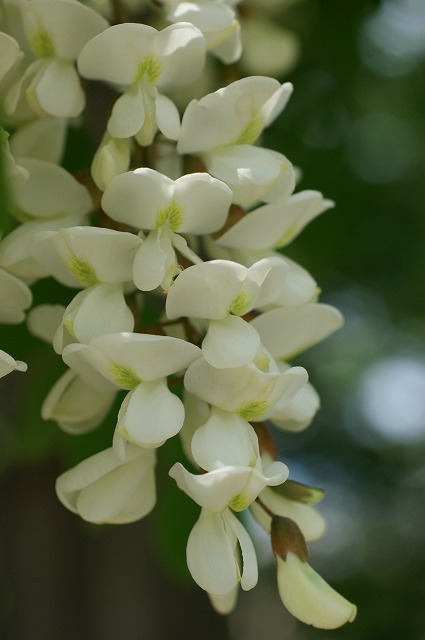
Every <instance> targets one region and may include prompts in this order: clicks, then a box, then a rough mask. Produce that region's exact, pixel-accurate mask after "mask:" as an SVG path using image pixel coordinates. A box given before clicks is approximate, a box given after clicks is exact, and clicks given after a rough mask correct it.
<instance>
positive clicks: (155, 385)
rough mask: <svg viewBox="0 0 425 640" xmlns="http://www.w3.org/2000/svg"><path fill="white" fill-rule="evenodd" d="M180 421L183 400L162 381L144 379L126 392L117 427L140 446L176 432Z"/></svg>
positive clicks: (179, 426) (152, 445)
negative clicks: (124, 404) (144, 380)
mask: <svg viewBox="0 0 425 640" xmlns="http://www.w3.org/2000/svg"><path fill="white" fill-rule="evenodd" d="M183 420H184V407H183V403H182V402H181V400H180V399H179V398H178V397H177V396H176V395H174V394H173V393H171V391H169V389H168V387H167V383H166V381H164V380H162V381H159V382H146V383H143V384H139V385H138V386H137V387H136V388H135V389H134V390H133V391H131V392H130V393H129V394H128V398H127V402H126V406H125V411H123V412H122V413H121V415H120V416H119V418H118V423H117V430H118V433H119V434H120V435H121V436H123V437H124V438H126V439H127V440H129V441H130V442H134V443H135V444H137V445H138V446H140V447H157V446H160V445H161V444H162V443H163V442H165V440H168V438H171V437H172V436H175V435H176V434H177V433H178V432H179V431H180V429H181V427H182V425H183Z"/></svg>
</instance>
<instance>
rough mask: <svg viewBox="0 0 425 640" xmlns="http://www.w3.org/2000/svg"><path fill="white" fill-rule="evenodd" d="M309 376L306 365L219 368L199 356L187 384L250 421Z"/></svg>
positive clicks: (208, 398) (251, 365)
mask: <svg viewBox="0 0 425 640" xmlns="http://www.w3.org/2000/svg"><path fill="white" fill-rule="evenodd" d="M307 380H308V374H307V371H306V370H305V369H303V367H291V368H290V369H288V370H287V371H285V372H283V373H279V372H274V371H270V372H263V371H260V370H259V369H258V368H257V367H256V366H255V365H254V364H250V365H248V366H245V367H235V368H229V369H216V368H215V367H212V366H211V365H210V364H208V362H206V361H205V360H204V359H203V358H199V359H198V360H196V361H195V362H193V363H192V364H191V365H190V366H189V368H188V370H187V371H186V375H185V379H184V384H185V388H186V389H187V390H188V391H190V392H191V393H193V394H195V395H197V396H198V397H199V398H201V400H204V401H205V402H208V403H209V404H211V405H213V406H216V407H219V408H220V409H223V410H224V411H228V412H231V413H237V414H239V415H240V416H241V417H242V418H244V419H245V420H248V421H251V420H261V419H263V418H264V415H266V413H267V412H268V411H269V410H270V409H271V408H272V407H273V406H274V405H275V404H276V403H277V402H279V401H282V400H283V399H284V398H285V399H286V400H289V399H290V398H292V397H293V396H294V394H295V393H296V392H297V391H298V390H299V389H300V388H301V387H302V386H303V385H304V384H305V383H306V382H307Z"/></svg>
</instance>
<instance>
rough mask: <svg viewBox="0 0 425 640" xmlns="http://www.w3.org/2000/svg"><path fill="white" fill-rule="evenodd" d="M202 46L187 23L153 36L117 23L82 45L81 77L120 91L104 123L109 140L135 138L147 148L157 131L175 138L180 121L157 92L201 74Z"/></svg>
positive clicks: (147, 29)
mask: <svg viewBox="0 0 425 640" xmlns="http://www.w3.org/2000/svg"><path fill="white" fill-rule="evenodd" d="M204 56H205V42H204V37H203V36H202V33H201V32H200V31H199V29H197V28H196V27H194V26H193V25H191V24H188V23H178V24H174V25H171V26H169V27H167V28H165V29H163V30H162V31H160V32H158V31H157V30H156V29H154V28H153V27H151V26H148V25H144V24H135V23H127V24H118V25H115V26H113V27H110V28H109V29H107V30H106V31H104V32H103V33H101V34H99V35H98V36H96V37H95V38H93V39H92V40H91V41H90V42H88V43H87V44H86V46H85V47H84V49H83V50H82V52H81V54H80V56H79V58H78V68H79V71H80V73H81V75H83V76H84V77H85V78H90V79H95V80H103V81H105V82H108V83H111V84H113V85H114V86H116V87H117V88H118V87H121V88H123V89H124V93H123V94H122V95H121V96H120V97H119V98H118V100H117V101H116V102H115V104H114V107H113V109H112V114H111V116H110V118H109V121H108V131H109V133H110V134H111V136H113V137H114V138H129V137H131V136H136V139H137V141H138V142H139V144H142V145H149V144H151V142H152V140H153V137H154V135H155V133H156V131H157V129H159V130H160V131H161V132H162V133H163V134H164V135H165V136H166V137H168V138H172V139H176V138H177V136H178V134H179V130H180V118H179V115H178V112H177V109H176V107H175V105H174V104H173V102H172V101H171V100H170V99H169V98H168V97H166V96H165V95H163V94H161V93H159V92H158V89H166V88H169V87H176V86H180V85H183V84H189V83H191V82H193V81H194V80H196V78H197V77H198V76H199V75H200V73H201V71H202V67H203V64H204Z"/></svg>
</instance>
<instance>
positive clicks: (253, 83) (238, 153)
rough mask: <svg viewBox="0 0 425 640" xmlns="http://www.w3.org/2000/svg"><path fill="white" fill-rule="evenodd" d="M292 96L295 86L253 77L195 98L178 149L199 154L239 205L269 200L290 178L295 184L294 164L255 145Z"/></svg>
mask: <svg viewBox="0 0 425 640" xmlns="http://www.w3.org/2000/svg"><path fill="white" fill-rule="evenodd" d="M291 92H292V85H291V84H290V83H286V84H283V85H281V84H280V83H279V82H278V81H277V80H274V79H273V78H266V77H261V76H252V77H249V78H243V79H242V80H237V81H236V82H233V83H232V84H230V85H228V86H227V87H225V88H223V89H219V90H218V91H216V92H215V93H210V94H208V95H207V96H205V97H204V98H202V99H201V100H192V102H191V103H190V104H189V105H188V107H187V109H186V111H185V113H184V115H183V120H182V127H181V133H180V136H179V141H178V145H177V150H178V151H179V153H193V154H196V155H199V156H200V157H201V158H202V160H203V161H204V162H205V164H206V166H207V169H208V172H209V173H211V175H213V176H215V177H216V178H218V179H219V180H222V181H223V182H225V183H226V184H228V185H229V187H230V188H231V189H232V191H233V202H235V203H237V204H248V203H252V202H254V201H256V200H258V199H260V198H262V197H265V194H267V192H268V191H270V189H272V187H274V186H276V185H277V184H278V183H279V182H281V181H282V180H283V181H284V183H285V185H286V183H287V182H288V176H290V178H289V182H291V184H292V183H294V182H295V176H294V172H293V169H292V165H291V163H290V162H289V161H288V160H287V159H286V158H285V157H284V156H283V155H282V154H280V153H277V152H274V151H270V150H269V149H263V148H261V147H254V146H252V144H253V143H254V142H255V141H256V140H257V138H258V137H259V135H260V134H261V132H262V130H263V128H264V127H266V126H268V125H269V124H270V123H271V122H272V121H273V120H274V119H275V118H276V117H277V116H278V115H279V113H280V112H281V111H282V109H283V108H284V107H285V105H286V102H287V101H288V99H289V96H290V95H291ZM285 174H286V175H285ZM285 190H286V186H285Z"/></svg>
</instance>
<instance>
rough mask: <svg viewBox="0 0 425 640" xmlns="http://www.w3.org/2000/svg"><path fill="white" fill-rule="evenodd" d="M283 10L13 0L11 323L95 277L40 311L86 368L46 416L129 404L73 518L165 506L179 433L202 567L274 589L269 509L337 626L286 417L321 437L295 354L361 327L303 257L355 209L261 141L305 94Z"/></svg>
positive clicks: (59, 344)
mask: <svg viewBox="0 0 425 640" xmlns="http://www.w3.org/2000/svg"><path fill="white" fill-rule="evenodd" d="M262 5H263V3H260V2H256V1H255V0H250V1H249V2H248V0H246V1H245V2H237V0H233V1H232V0H222V1H221V0H198V1H193V2H179V1H178V0H164V1H157V2H148V1H147V0H138V2H131V3H130V2H127V0H126V2H125V3H124V1H122V2H119V1H118V0H116V1H115V2H113V3H109V1H108V0H105V1H104V2H96V3H87V4H83V3H82V2H78V1H77V0H8V2H7V3H4V5H3V6H2V13H1V17H0V28H1V29H2V31H1V32H0V90H1V94H2V95H3V96H4V101H3V109H4V124H5V129H2V134H1V135H2V138H1V140H0V142H1V152H2V163H3V165H4V168H5V171H6V175H7V179H8V183H9V185H10V206H11V212H12V214H13V216H14V218H15V221H16V223H15V225H14V228H13V230H12V231H10V232H9V233H8V234H7V235H5V236H4V237H3V238H2V240H1V242H0V299H1V303H0V321H1V322H5V323H19V322H22V321H23V320H24V318H25V312H26V311H27V310H28V309H29V307H31V304H32V294H31V289H30V287H31V285H32V284H33V283H34V282H36V281H38V280H39V279H41V278H45V277H47V276H51V277H53V278H55V279H56V280H57V281H59V282H60V283H62V284H63V285H64V286H66V287H69V288H71V289H74V290H76V293H75V296H74V297H73V299H72V301H71V302H70V304H68V306H67V307H66V308H64V307H62V306H60V305H54V304H51V305H41V306H38V307H35V308H33V309H31V311H30V312H29V314H28V325H29V328H30V330H31V331H32V333H33V334H35V335H36V336H38V337H40V338H42V339H44V340H45V341H47V342H50V343H51V344H52V345H53V348H54V350H55V352H56V353H57V354H58V356H60V357H61V358H62V360H63V362H64V363H65V365H66V366H67V369H66V371H65V373H64V374H63V375H62V376H61V377H60V379H59V380H58V381H57V382H56V384H55V385H54V386H53V388H52V389H51V390H50V392H49V393H48V395H47V397H46V398H45V400H44V403H43V406H42V408H41V411H42V415H43V417H44V418H45V419H53V420H55V421H56V422H57V423H58V425H59V427H60V428H61V429H63V430H64V431H66V432H68V433H71V434H81V433H85V432H88V431H90V430H92V429H94V428H96V427H98V426H100V425H101V424H102V422H103V421H104V419H105V417H106V416H107V415H108V414H109V413H110V411H111V407H112V405H113V403H114V400H115V399H116V396H117V394H119V395H120V397H121V398H122V402H121V406H120V409H119V412H118V415H117V418H116V427H115V432H114V434H113V435H112V434H111V440H110V447H109V448H108V449H106V450H104V451H100V452H98V453H96V454H95V455H93V456H91V457H90V458H88V459H86V460H83V461H82V462H80V464H78V465H77V466H76V467H74V468H72V469H70V470H68V471H66V472H65V473H63V474H62V475H61V476H60V477H59V478H58V480H57V484H56V491H57V495H58V497H59V499H60V501H61V502H62V503H63V504H64V505H65V506H66V507H67V508H68V509H70V510H71V511H73V512H75V513H77V514H78V515H80V516H81V517H82V518H83V519H85V520H87V521H89V522H93V523H99V524H100V523H115V524H117V523H127V522H133V521H135V520H137V519H140V518H142V517H144V516H145V515H146V514H148V513H149V512H150V511H151V510H152V509H153V507H154V505H155V501H156V489H155V475H154V470H155V461H156V455H157V451H158V450H159V449H160V447H161V445H162V444H163V443H164V442H166V441H167V440H168V439H170V438H173V437H175V436H179V437H180V438H181V440H182V444H183V449H184V452H185V454H186V456H187V460H186V463H185V464H186V466H185V465H184V464H182V463H181V462H179V461H176V463H175V464H174V465H173V466H172V468H171V469H170V476H171V477H172V478H173V479H174V480H175V482H176V483H177V485H178V487H179V488H180V489H181V490H182V491H184V492H185V493H186V494H187V495H188V496H189V497H190V498H191V499H192V500H194V501H195V502H196V503H197V504H198V505H199V507H200V515H199V519H198V521H197V522H196V524H195V526H194V527H193V529H192V532H191V534H190V536H189V540H188V544H187V562H188V567H189V570H190V572H191V574H192V576H193V578H194V580H195V581H196V582H197V583H198V584H199V586H200V587H201V588H202V589H204V590H205V591H206V592H207V593H208V595H209V597H210V599H211V602H212V604H213V606H214V607H215V608H216V609H217V611H219V612H221V613H228V612H230V611H231V610H232V609H233V607H234V606H235V602H236V597H237V591H238V588H239V586H241V587H242V589H245V590H246V589H251V588H252V587H254V586H255V584H256V582H257V573H258V571H257V561H256V554H255V550H254V547H253V543H252V541H251V538H250V536H249V533H248V531H247V529H245V526H244V524H243V523H242V521H241V519H240V518H239V517H238V514H239V513H240V512H243V511H245V510H247V509H249V510H250V511H251V513H252V514H253V516H254V517H255V518H256V519H257V520H258V522H259V523H260V525H261V526H263V527H264V529H265V530H266V531H267V532H270V534H271V541H272V546H273V550H274V553H275V555H276V559H277V580H278V588H279V593H280V595H281V598H282V601H283V603H284V604H285V606H286V607H287V608H288V610H289V611H290V612H291V613H292V614H293V615H295V616H296V617H297V618H299V619H300V620H302V621H304V622H306V623H308V624H312V625H314V626H317V627H321V628H335V627H337V626H340V625H342V624H344V623H345V622H347V621H351V620H353V618H354V617H355V613H356V608H355V606H354V605H352V604H351V603H349V602H348V601H347V600H345V599H344V598H343V597H342V596H340V595H339V594H338V593H336V592H335V591H334V590H333V589H332V588H331V587H330V586H329V585H328V584H327V583H325V582H324V581H323V580H322V579H321V578H320V577H319V576H318V575H317V574H316V573H315V572H314V570H313V569H312V568H311V567H310V566H309V564H308V563H307V548H306V541H307V542H311V541H313V540H316V539H317V538H319V537H320V536H321V535H322V534H323V532H324V529H325V525H324V521H323V518H322V517H321V516H320V514H319V512H318V511H316V510H315V508H314V507H313V506H311V504H312V503H314V502H315V501H317V500H318V499H319V498H321V497H322V494H321V492H320V491H318V490H314V489H312V488H310V487H306V486H305V485H301V484H299V483H296V482H294V481H292V480H291V481H290V480H288V479H287V478H288V469H287V467H286V465H285V464H284V463H283V462H281V461H280V460H278V459H277V458H278V456H277V453H276V451H275V447H274V443H273V439H272V436H271V432H270V430H269V425H273V426H274V427H277V428H279V429H284V430H288V431H300V430H302V429H304V428H306V427H307V426H308V425H309V424H310V422H311V421H312V419H313V417H314V415H315V413H316V411H317V409H318V406H319V399H318V395H317V393H316V391H315V390H314V388H313V387H312V386H311V384H310V383H309V382H308V374H307V372H306V370H305V369H304V368H303V367H299V366H292V365H291V364H290V361H291V359H292V358H293V357H294V355H296V354H297V353H299V352H301V351H303V350H304V349H307V348H308V347H310V346H311V345H313V344H315V343H317V342H319V341H321V340H322V339H324V338H325V337H326V336H328V335H329V334H331V333H332V332H333V331H335V330H336V329H338V328H339V327H340V326H341V324H342V318H341V315H340V313H339V312H338V310H336V309H335V308H333V307H331V306H329V305H326V304H322V303H320V302H318V295H319V289H318V287H317V284H316V282H315V280H314V279H313V278H312V276H311V275H310V274H309V273H308V272H307V271H306V270H305V269H303V268H302V267H301V266H300V265H298V264H296V263H294V262H293V261H292V260H290V259H289V258H286V257H285V256H284V255H283V254H282V251H281V249H282V248H283V247H285V245H287V244H288V243H289V242H290V241H291V240H292V239H293V238H295V237H296V236H297V235H298V234H299V233H300V232H301V231H302V229H303V228H304V226H305V225H306V224H308V223H309V222H310V221H311V220H313V219H314V218H315V217H316V216H318V215H319V214H321V213H322V212H324V211H326V210H327V209H329V208H330V207H331V206H332V205H333V203H332V202H331V201H329V200H326V199H324V198H323V196H322V195H321V194H320V193H319V192H317V191H312V190H305V191H299V192H297V193H294V190H295V188H296V182H297V172H296V171H295V170H294V167H293V165H292V164H291V162H290V161H289V160H288V159H287V158H286V157H285V156H284V155H283V154H281V153H278V152H276V151H271V150H270V149H267V148H265V147H263V146H261V135H262V132H263V130H264V128H265V127H267V126H268V125H270V124H271V123H272V122H273V121H274V120H275V119H276V118H277V117H278V116H279V114H280V113H281V112H282V111H283V109H284V107H285V105H286V103H287V101H288V99H289V97H290V95H291V93H292V85H291V84H289V83H285V84H281V83H280V82H278V81H277V80H276V79H274V78H272V77H268V76H267V75H266V73H267V70H268V68H270V67H273V72H276V73H280V72H281V71H282V70H283V69H285V65H287V59H286V58H285V56H289V57H290V53H288V39H289V41H291V40H290V36H288V34H287V33H285V32H283V31H282V32H281V31H280V30H279V28H278V27H276V26H273V24H272V19H270V18H267V17H265V15H266V14H267V10H264V11H263V6H262ZM275 5H276V6H278V5H279V3H278V2H270V3H267V7H269V10H270V11H275V10H276V6H275ZM260 12H261V16H260ZM245 23H246V29H247V33H248V34H250V35H249V36H248V38H244V37H243V34H244V27H245ZM267 29H269V31H270V39H268V38H269V36H268V35H267V34H268V32H267ZM264 42H267V46H266V47H264ZM262 43H263V44H262ZM282 45H284V46H282ZM294 47H295V45H293V47H292V54H293V49H294ZM261 50H264V60H263V63H264V64H263V66H262V54H261ZM289 50H291V48H290V47H289ZM241 56H242V58H241ZM212 57H214V58H215V63H214V64H212V63H211V60H212ZM239 59H241V60H242V62H243V64H244V66H245V68H246V67H249V65H250V61H251V66H252V67H254V73H255V74H256V75H252V76H248V77H242V78H236V79H233V81H232V82H228V83H227V84H226V86H223V87H222V88H218V89H216V90H214V89H215V86H217V84H216V85H215V86H214V83H217V78H218V77H219V76H218V71H217V69H218V68H219V65H221V68H224V67H223V65H229V64H231V63H235V62H236V61H238V60H239ZM217 60H218V62H217ZM212 70H214V72H213V71H212ZM262 74H263V75H262ZM208 82H210V83H212V85H211V84H210V85H208ZM95 83H97V84H95ZM99 83H102V84H103V87H104V88H103V90H102V93H101V95H102V98H96V99H95V100H94V99H93V95H95V94H96V91H95V89H96V87H99V86H100V85H99ZM209 89H210V91H209V92H208V90H209ZM191 91H192V94H191ZM200 93H201V96H200V95H199V94H200ZM191 96H192V99H190V97H191ZM90 113H91V114H92V119H93V113H96V118H95V119H96V121H97V128H98V129H99V130H100V135H99V139H98V146H97V150H96V152H95V153H94V155H93V158H92V163H91V167H90V171H87V172H86V173H87V174H88V177H87V176H86V179H85V181H82V180H81V179H80V178H79V175H80V174H78V175H77V176H76V175H72V174H71V173H69V172H68V171H67V170H66V169H65V168H64V166H63V165H62V158H63V153H64V148H65V144H66V139H67V132H68V129H69V128H78V127H81V118H82V117H85V116H86V115H87V114H90ZM102 118H103V120H102ZM81 168H82V169H84V168H85V167H81ZM153 306H154V307H155V308H158V309H159V311H158V314H157V318H156V321H155V322H154V324H152V323H151V324H147V323H146V321H145V320H144V318H145V310H146V309H147V308H148V307H153ZM13 369H18V370H21V371H24V370H25V369H26V364H25V363H23V362H20V361H15V360H14V359H13V358H12V357H11V356H9V355H8V354H7V353H5V352H4V351H0V375H5V374H7V373H9V372H10V371H12V370H13ZM187 467H188V468H187ZM244 522H246V521H245V520H244Z"/></svg>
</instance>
